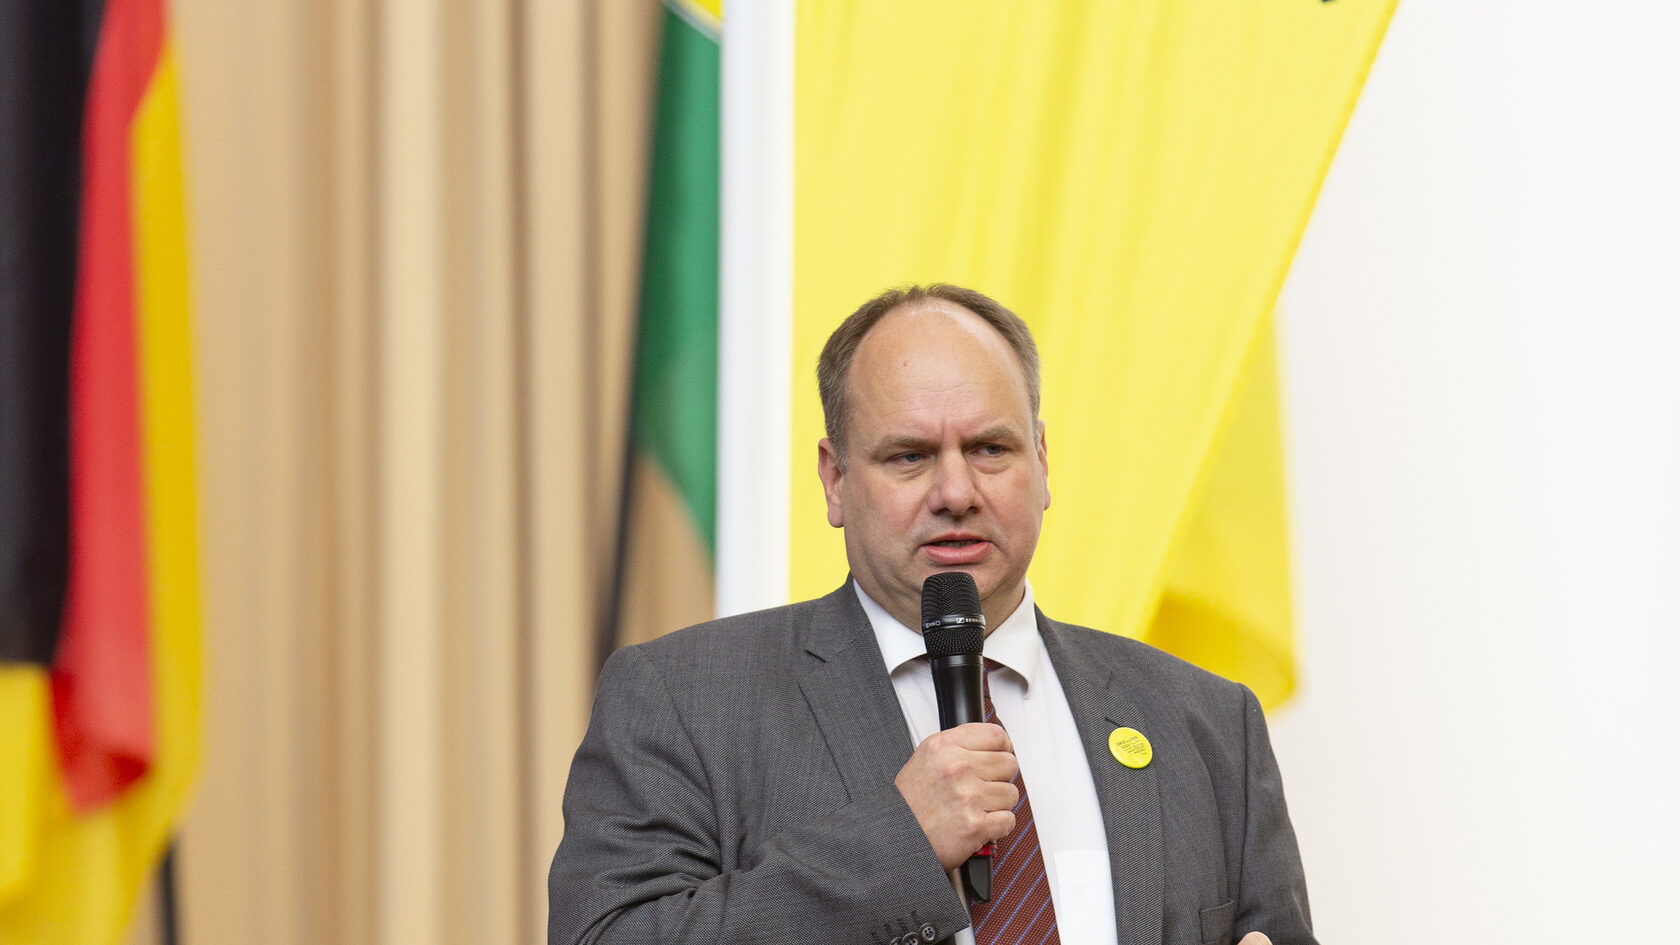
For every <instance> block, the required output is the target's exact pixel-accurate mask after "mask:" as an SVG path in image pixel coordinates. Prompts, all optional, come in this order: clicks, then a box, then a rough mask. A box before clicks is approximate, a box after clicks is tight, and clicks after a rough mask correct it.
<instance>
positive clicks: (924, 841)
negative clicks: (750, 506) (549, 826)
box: [549, 285, 1315, 945]
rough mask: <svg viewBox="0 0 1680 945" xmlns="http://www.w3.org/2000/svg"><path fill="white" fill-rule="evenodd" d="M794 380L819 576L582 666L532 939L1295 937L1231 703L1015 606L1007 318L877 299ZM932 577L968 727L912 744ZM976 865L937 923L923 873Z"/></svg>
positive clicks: (1288, 855)
mask: <svg viewBox="0 0 1680 945" xmlns="http://www.w3.org/2000/svg"><path fill="white" fill-rule="evenodd" d="M817 376H818V388H819V391H820V393H821V396H822V405H823V413H824V418H825V423H826V426H827V433H828V436H827V437H826V438H824V439H823V440H822V441H821V442H820V443H818V445H817V474H818V475H819V476H820V477H821V478H822V482H823V492H824V495H825V498H826V500H827V504H828V521H829V524H831V525H833V526H835V527H836V528H842V529H844V530H845V542H846V560H847V563H848V565H849V566H850V568H851V576H850V578H849V579H848V580H847V581H846V583H845V584H844V585H842V586H841V587H840V588H839V589H838V590H836V591H834V592H833V593H831V594H829V595H828V596H826V597H823V598H820V599H818V600H813V601H805V602H803V603H799V604H794V605H791V606H788V607H780V608H776V609H773V610H767V611H761V612H759V613H754V614H745V615H741V616H737V617H730V618H726V619H723V620H717V621H713V622H711V623H708V624H703V625H701V626H698V627H692V628H689V629H687V630H683V631H680V632H678V633H674V634H671V635H669V636H666V637H663V638H661V639H658V640H655V641H653V642H651V643H646V644H642V645H640V646H634V647H627V648H625V649H622V650H619V651H618V652H617V653H615V654H613V656H612V658H611V659H609V660H608V662H607V665H606V668H605V670H604V671H603V673H602V675H601V681H600V687H599V691H598V694H597V696H596V701H595V708H594V714H593V716H592V718H591V720H590V724H589V731H588V734H587V735H586V736H585V737H584V741H583V744H582V745H581V746H580V747H579V749H578V753H577V756H576V758H575V759H574V761H573V764H572V772H571V777H570V780H569V782H568V785H567V789H566V801H565V816H566V834H565V838H564V839H563V840H562V841H561V843H560V849H559V851H558V852H557V853H556V854H555V857H554V865H553V868H552V870H551V872H550V874H549V943H550V945H567V943H573V942H603V943H620V942H622V943H688V942H693V943H706V945H713V943H729V945H737V943H747V942H766V943H768V942H778V943H780V942H824V943H849V942H856V943H860V945H866V943H868V945H909V943H911V942H939V941H953V942H957V943H968V942H976V943H978V945H993V943H1008V945H1014V943H1030V945H1039V943H1043V942H1067V943H1069V945H1073V943H1087V942H1119V943H1122V945H1132V943H1154V942H1166V943H1186V945H1197V943H1204V945H1205V943H1216V942H1217V943H1222V945H1228V943H1231V942H1235V941H1237V938H1238V936H1239V935H1241V934H1244V933H1251V932H1252V933H1265V935H1270V936H1271V940H1272V941H1275V942H1277V943H1278V945H1294V943H1312V942H1314V941H1315V939H1314V938H1313V934H1312V927H1311V919H1310V917H1309V915H1308V910H1307V894H1306V884H1305V879H1304V878H1303V876H1302V872H1301V864H1300V857H1299V854H1298V852H1297V850H1296V846H1295V836H1294V832H1293V830H1292V828H1291V827H1290V824H1289V816H1288V812H1287V810H1286V809H1285V805H1284V799H1283V788H1282V784H1281V782H1280V780H1279V776H1278V771H1277V764H1276V762H1275V760H1274V759H1273V756H1272V749H1271V744H1270V742H1269V741H1268V739H1267V735H1266V726H1265V721H1264V719H1263V717H1262V716H1261V713H1260V707H1259V704H1258V703H1257V702H1256V700H1255V698H1254V696H1253V694H1252V693H1250V692H1249V691H1248V690H1247V689H1246V688H1244V687H1242V686H1239V685H1237V684H1235V683H1232V682H1229V681H1227V680H1224V679H1221V678H1219V677H1217V676H1214V675H1212V674H1210V673H1207V672H1205V671H1202V670H1200V669H1197V668H1196V667H1193V666H1191V665H1189V664H1187V663H1184V662H1182V661H1180V660H1178V659H1176V658H1174V657H1171V656H1168V655H1166V654H1164V653H1162V652H1160V651H1158V650H1155V649H1152V648H1151V647H1148V646H1146V645H1144V644H1142V643H1138V642H1136V641H1133V640H1128V639H1124V638H1121V637H1117V636H1113V635H1110V634H1105V633H1099V632H1097V631H1093V630H1088V629H1084V628H1081V627H1075V626H1071V625H1067V624H1061V623H1057V622H1055V621H1052V620H1050V619H1049V618H1048V617H1046V616H1044V614H1043V613H1042V612H1041V611H1039V610H1038V608H1037V607H1036V605H1035V602H1034V600H1033V595H1032V588H1031V586H1030V585H1029V584H1028V583H1027V580H1026V574H1027V566H1028V564H1029V563H1030V562H1031V561H1032V556H1033V551H1034V549H1035V548H1036V547H1037V544H1038V535H1039V527H1040V524H1041V522H1042V520H1043V515H1044V510H1045V509H1046V508H1047V507H1048V506H1049V504H1050V490H1049V482H1048V480H1049V461H1048V454H1047V451H1046V446H1045V435H1044V424H1043V422H1042V421H1040V420H1039V419H1038V408H1039V362H1038V352H1037V349H1036V347H1035V346H1034V344H1033V340H1032V336H1031V334H1030V333H1029V332H1028V331H1027V327H1026V325H1025V323H1023V322H1022V321H1021V320H1020V319H1019V318H1017V317H1016V316H1015V315H1014V314H1013V313H1012V312H1010V311H1009V310H1008V309H1006V308H1004V307H1003V306H1002V305H999V304H998V303H997V302H995V301H993V300H992V299H990V298H987V297H986V296H984V295H981V294H980V293H978V292H974V291H971V290H968V289H962V288H957V287H953V286H945V285H934V286H927V287H912V288H910V289H904V290H893V291H889V292H886V293H883V294H882V295H880V296H878V297H876V298H875V299H872V300H870V301H869V302H868V303H866V304H865V305H864V306H863V307H862V308H860V309H858V310H857V311H856V312H854V313H853V314H852V315H851V316H850V317H849V318H847V319H846V320H845V322H844V323H842V324H841V326H840V327H839V328H838V329H836V331H835V332H834V334H833V335H832V336H831V337H830V338H829V340H828V343H827V345H826V346H825V347H824V349H823V353H822V357H821V359H820V360H819V362H818V367H817ZM1122 435H1123V433H1122ZM1122 540H1123V539H1122ZM1090 553H1091V554H1092V555H1099V556H1100V555H1101V554H1102V549H1101V548H1092V549H1090ZM955 571H960V572H965V573H967V574H969V575H971V576H972V577H973V579H974V583H975V586H976V588H977V589H978V592H979V605H980V611H981V614H980V615H981V616H983V617H984V628H985V629H984V633H985V637H984V657H985V666H986V667H987V669H986V671H985V683H984V689H985V694H984V697H985V710H986V717H987V718H988V719H991V721H985V722H969V723H967V724H961V725H956V726H955V727H951V728H947V729H945V730H941V729H940V721H939V711H938V704H937V702H936V697H935V692H934V684H933V681H932V674H931V671H930V668H929V664H928V660H927V654H928V652H929V650H928V647H927V646H926V645H925V644H924V641H923V639H922V637H921V636H920V630H921V628H922V626H923V622H922V589H923V584H924V582H926V581H927V579H928V578H929V577H931V576H933V575H936V574H941V573H946V572H955ZM942 580H943V579H942ZM933 638H934V634H933V633H932V632H931V631H930V635H929V638H928V639H929V640H932V639H933ZM988 844H992V845H993V846H991V847H990V848H989V849H990V850H991V851H992V853H991V863H992V875H991V882H990V887H991V888H990V889H989V890H987V891H981V892H980V893H979V895H977V896H974V897H973V898H974V901H969V899H970V898H971V897H970V896H969V895H968V894H967V893H966V892H965V890H967V884H965V883H964V882H959V881H955V880H954V879H953V877H954V876H960V875H962V874H961V872H960V871H958V870H959V867H962V866H963V864H964V863H965V862H966V861H968V860H969V859H970V858H971V857H972V856H974V855H975V854H976V853H977V852H979V851H981V850H982V848H983V847H986V846H987V845H988ZM954 871H957V872H954ZM988 892H989V896H988V895H987V893H988ZM981 896H985V897H986V899H985V901H979V899H980V897H981ZM1265 935H1261V934H1252V935H1244V937H1243V939H1242V945H1258V943H1262V942H1264V941H1266V938H1265Z"/></svg>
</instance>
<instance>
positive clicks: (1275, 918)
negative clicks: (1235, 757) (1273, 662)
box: [1231, 686, 1318, 945]
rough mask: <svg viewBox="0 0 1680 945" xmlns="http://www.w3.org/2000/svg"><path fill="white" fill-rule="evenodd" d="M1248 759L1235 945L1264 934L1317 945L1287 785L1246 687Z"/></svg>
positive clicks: (1291, 943)
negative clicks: (1286, 795) (1254, 934)
mask: <svg viewBox="0 0 1680 945" xmlns="http://www.w3.org/2000/svg"><path fill="white" fill-rule="evenodd" d="M1243 712H1244V737H1245V742H1246V744H1245V750H1246V756H1247V769H1246V770H1247V775H1246V777H1247V781H1246V785H1245V790H1244V798H1245V800H1246V808H1245V815H1246V816H1245V827H1244V830H1243V841H1242V842H1243V850H1242V869H1241V872H1240V875H1239V878H1238V882H1239V883H1240V887H1239V890H1238V895H1237V910H1236V922H1235V924H1234V927H1233V928H1232V930H1231V931H1232V935H1231V941H1233V942H1236V941H1238V940H1239V939H1241V938H1242V936H1243V935H1245V934H1247V933H1249V932H1264V933H1266V935H1268V936H1270V938H1271V940H1272V942H1273V945H1317V942H1318V940H1317V939H1316V938H1314V937H1313V931H1312V913H1311V911H1310V910H1309V909H1308V907H1307V880H1306V875H1305V873H1304V872H1303V871H1302V868H1301V853H1300V850H1299V848H1298V847H1297V846H1296V843H1295V828H1294V827H1292V826H1290V823H1289V809H1288V807H1287V805H1286V804H1285V803H1284V799H1283V779H1282V777H1281V776H1280V775H1279V773H1278V765H1277V757H1276V756H1275V755H1274V754H1273V752H1272V742H1271V738H1270V736H1269V735H1268V734H1267V730H1266V717H1265V715H1264V713H1262V712H1261V710H1260V702H1259V700H1258V699H1256V698H1255V697H1254V693H1253V692H1250V691H1249V690H1248V688H1247V687H1246V686H1245V687H1243Z"/></svg>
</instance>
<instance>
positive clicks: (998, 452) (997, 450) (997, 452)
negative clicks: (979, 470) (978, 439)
mask: <svg viewBox="0 0 1680 945" xmlns="http://www.w3.org/2000/svg"><path fill="white" fill-rule="evenodd" d="M980 452H981V453H984V454H985V455H987V456H1002V455H1003V454H1004V453H1007V452H1009V451H1008V450H1007V449H1005V448H1003V447H1002V446H1000V445H998V444H996V443H986V444H984V445H982V446H981V447H980Z"/></svg>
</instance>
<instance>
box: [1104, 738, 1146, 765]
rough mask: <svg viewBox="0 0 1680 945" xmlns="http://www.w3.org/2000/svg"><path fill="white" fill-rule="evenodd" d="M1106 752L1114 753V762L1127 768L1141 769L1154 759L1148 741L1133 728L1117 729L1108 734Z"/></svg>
mask: <svg viewBox="0 0 1680 945" xmlns="http://www.w3.org/2000/svg"><path fill="white" fill-rule="evenodd" d="M1108 750H1109V751H1112V752H1114V760H1116V761H1118V762H1120V763H1121V764H1123V765H1125V766H1126V767H1128V768H1141V767H1143V766H1144V765H1147V764H1149V759H1151V758H1154V757H1155V749H1153V748H1150V747H1149V739H1147V738H1144V737H1143V733H1142V732H1140V731H1138V730H1137V729H1135V728H1117V729H1115V730H1114V731H1112V732H1109V733H1108Z"/></svg>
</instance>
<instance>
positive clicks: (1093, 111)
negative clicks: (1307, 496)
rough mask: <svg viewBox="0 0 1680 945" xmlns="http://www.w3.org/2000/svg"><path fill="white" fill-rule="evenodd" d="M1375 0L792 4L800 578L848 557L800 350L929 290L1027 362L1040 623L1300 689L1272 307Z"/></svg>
mask: <svg viewBox="0 0 1680 945" xmlns="http://www.w3.org/2000/svg"><path fill="white" fill-rule="evenodd" d="M1393 6H1394V3H1393V0H1333V2H1320V0H1217V2H1215V0H1128V2H1125V3H1112V2H1103V0H1091V2H1064V3H1055V4H1037V3H1003V2H979V3H975V2H962V3H959V2H954V0H953V2H927V3H915V4H903V3H898V2H893V0H856V2H851V3H845V4H833V3H825V2H819V0H806V2H802V3H801V4H800V5H799V7H798V16H797V27H796V29H797V35H796V55H795V68H796V92H795V114H794V122H795V133H794V154H795V158H794V160H795V173H794V300H793V312H794V314H793V317H794V364H795V374H794V390H793V392H792V396H793V398H794V401H793V403H794V419H793V424H794V429H793V449H794V470H795V475H794V490H793V504H794V508H793V513H792V551H791V555H792V574H793V585H794V586H793V591H794V596H795V597H796V598H798V597H806V596H811V595H814V594H818V593H821V592H823V591H825V590H828V589H831V588H832V587H833V586H834V585H835V583H836V582H837V580H838V576H839V575H841V574H843V573H844V572H845V554H844V548H843V546H842V543H841V541H840V538H839V535H838V533H837V532H832V531H830V530H829V529H828V528H827V526H826V525H825V524H824V518H823V514H822V496H821V491H820V489H819V486H818V483H817V478H816V475H815V472H814V465H815V464H814V456H815V449H814V445H813V444H815V442H816V440H817V439H818V438H819V437H820V436H821V430H822V420H821V413H820V407H819V406H818V404H817V400H816V397H815V395H814V392H813V389H812V388H813V387H814V385H813V383H812V379H811V377H812V375H811V366H812V365H814V364H815V362H816V357H817V353H818V351H819V350H820V349H821V345H822V342H823V340H824V339H825V338H826V336H827V334H828V332H830V331H831V330H832V329H833V328H834V326H835V325H837V324H838V323H839V321H840V319H841V318H843V317H844V316H845V315H846V314H847V313H849V312H850V311H851V309H852V308H854V307H855V306H856V305H857V304H859V303H860V302H861V301H863V300H864V299H866V298H868V297H870V296H871V295H873V294H875V293H876V292H877V291H879V290H880V289H882V288H884V287H886V286H888V285H891V284H899V283H905V282H932V281H946V282H956V283H959V284H963V285H967V286H971V287H973V288H976V289H979V290H981V291H983V292H986V293H987V294H989V295H992V296H994V297H996V298H997V299H999V300H1000V301H1002V302H1003V303H1004V304H1006V305H1009V306H1010V307H1011V308H1013V309H1014V310H1015V311H1016V312H1018V313H1019V314H1021V316H1022V317H1024V318H1025V319H1026V320H1027V322H1028V323H1029V324H1030V325H1031V326H1032V328H1033V330H1034V332H1035V334H1036V335H1037V337H1038V340H1039V344H1040V346H1041V348H1042V353H1043V357H1044V365H1045V373H1044V378H1045V381H1044V414H1043V415H1044V419H1045V422H1046V425H1047V429H1048V440H1049V458H1050V487H1051V494H1052V496H1053V503H1052V505H1051V508H1050V511H1049V512H1048V513H1047V516H1046V519H1045V531H1044V535H1043V538H1042V540H1041V543H1040V546H1039V551H1038V555H1037V558H1036V559H1035V563H1034V565H1033V570H1032V572H1031V579H1032V582H1033V587H1034V590H1035V593H1036V596H1037V599H1038V601H1039V602H1040V604H1041V606H1042V607H1043V608H1044V609H1045V611H1046V612H1047V613H1049V614H1050V615H1051V616H1053V617H1056V618H1058V619H1061V620H1066V621H1070V622H1075V623H1082V624H1086V625H1088V626H1094V627H1097V628H1100V629H1103V630H1107V631H1111V632H1114V633H1121V634H1128V635H1132V636H1139V637H1143V638H1144V639H1148V640H1151V641H1153V642H1157V643H1159V644H1161V645H1163V646H1164V647H1166V648H1168V649H1171V650H1174V651H1176V652H1178V653H1180V654H1182V655H1185V656H1187V657H1189V658H1191V659H1194V660H1196V661H1197V662H1200V663H1202V664H1203V665H1205V666H1208V667H1210V668H1212V669H1214V670H1216V671H1218V672H1221V673H1224V674H1226V675H1229V676H1232V677H1233V678H1237V679H1239V680H1242V681H1244V682H1247V683H1249V684H1250V685H1252V686H1253V687H1254V688H1255V689H1256V691H1257V692H1258V693H1259V695H1260V696H1261V698H1262V700H1263V701H1265V702H1266V703H1267V704H1276V703H1277V702H1278V701H1280V700H1281V699H1283V698H1284V697H1285V696H1287V695H1288V693H1289V692H1290V690H1291V689H1292V687H1293V685H1294V659H1293V651H1292V628H1291V613H1290V596H1289V569H1288V563H1287V562H1288V541H1287V531H1286V525H1285V522H1286V517H1285V511H1284V505H1283V500H1284V481H1283V475H1282V469H1281V456H1282V450H1281V445H1280V441H1279V424H1278V404H1277V383H1276V376H1275V371H1274V367H1273V357H1274V354H1273V346H1272V337H1271V309H1272V305H1273V304H1274V302H1275V300H1276V298H1277V294H1278V291H1279V288H1280V287H1281V285H1282V283H1283V278H1284V274H1285V273H1286V271H1287V269H1288V266H1289V261H1290V258H1291V256H1292V255H1293V253H1294V250H1295V246H1296V244H1297V242H1298V241H1299V239H1300V236H1301V232H1302V230H1303V228H1304V226H1305V224H1306V220H1307V217H1308V214H1309V212H1310V210H1311V207H1312V203H1313V200H1314V197H1315V196H1316V194H1317V192H1318V189H1319V186H1320V184H1321V183H1322V181H1323V178H1324V174H1325V172H1326V170H1327V168H1328V166H1329V161H1330V158H1331V155H1332V154H1333V153H1334V150H1335V146H1336V142H1337V140H1338V139H1339V137H1340V134H1341V130H1342V128H1343V126H1344V125H1345V123H1346V121H1347V118H1348V115H1349V114H1350V112H1351V110H1352V108H1353V104H1354V102H1355V100H1356V98H1357V96H1358V91H1359V88H1360V85H1361V83H1362V82H1363V79H1364V76H1365V73H1366V71H1367V70H1368V69H1369V67H1370V64H1371V61H1372V58H1373V57H1374V55H1375V52H1376V48H1377V45H1378V43H1379V41H1380V39H1381V36H1382V33H1383V30H1384V28H1385V26H1386V24H1387V22H1388V18H1389V16H1390V14H1391V13H1392V10H1393Z"/></svg>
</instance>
